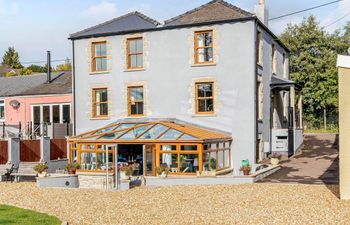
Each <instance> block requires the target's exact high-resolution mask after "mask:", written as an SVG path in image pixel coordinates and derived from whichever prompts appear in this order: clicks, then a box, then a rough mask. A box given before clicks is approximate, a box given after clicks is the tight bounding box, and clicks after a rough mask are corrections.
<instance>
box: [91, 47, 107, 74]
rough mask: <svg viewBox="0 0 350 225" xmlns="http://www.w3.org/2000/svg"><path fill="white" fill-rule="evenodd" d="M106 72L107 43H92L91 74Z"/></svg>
mask: <svg viewBox="0 0 350 225" xmlns="http://www.w3.org/2000/svg"><path fill="white" fill-rule="evenodd" d="M99 71H107V42H105V41H104V42H94V43H92V72H99Z"/></svg>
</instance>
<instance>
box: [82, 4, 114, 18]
mask: <svg viewBox="0 0 350 225" xmlns="http://www.w3.org/2000/svg"><path fill="white" fill-rule="evenodd" d="M117 11H118V9H117V5H116V4H115V3H112V2H108V1H103V2H101V3H99V4H97V5H92V6H90V7H89V8H87V9H86V10H85V11H83V15H84V16H87V17H98V18H100V19H110V18H112V17H115V16H116V15H117Z"/></svg>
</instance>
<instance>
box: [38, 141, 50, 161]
mask: <svg viewBox="0 0 350 225" xmlns="http://www.w3.org/2000/svg"><path fill="white" fill-rule="evenodd" d="M40 162H43V163H45V162H47V163H49V162H50V137H40Z"/></svg>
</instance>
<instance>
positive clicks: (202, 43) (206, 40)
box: [194, 30, 214, 64]
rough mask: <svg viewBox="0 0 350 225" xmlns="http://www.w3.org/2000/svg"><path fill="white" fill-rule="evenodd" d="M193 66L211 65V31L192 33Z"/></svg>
mask: <svg viewBox="0 0 350 225" xmlns="http://www.w3.org/2000/svg"><path fill="white" fill-rule="evenodd" d="M194 41H195V43H194V62H195V64H204V63H213V62H214V60H213V31H212V30H209V31H197V32H195V33H194Z"/></svg>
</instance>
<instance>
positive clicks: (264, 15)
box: [254, 0, 269, 27]
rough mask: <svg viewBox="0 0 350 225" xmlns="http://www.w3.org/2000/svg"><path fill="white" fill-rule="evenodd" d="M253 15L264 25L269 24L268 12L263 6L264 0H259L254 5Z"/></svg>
mask: <svg viewBox="0 0 350 225" xmlns="http://www.w3.org/2000/svg"><path fill="white" fill-rule="evenodd" d="M254 11H255V15H256V16H257V17H258V19H259V20H260V21H261V22H262V23H263V24H265V26H267V27H268V26H269V12H268V11H267V9H266V7H265V0H259V2H258V4H257V5H256V6H255V10H254Z"/></svg>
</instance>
